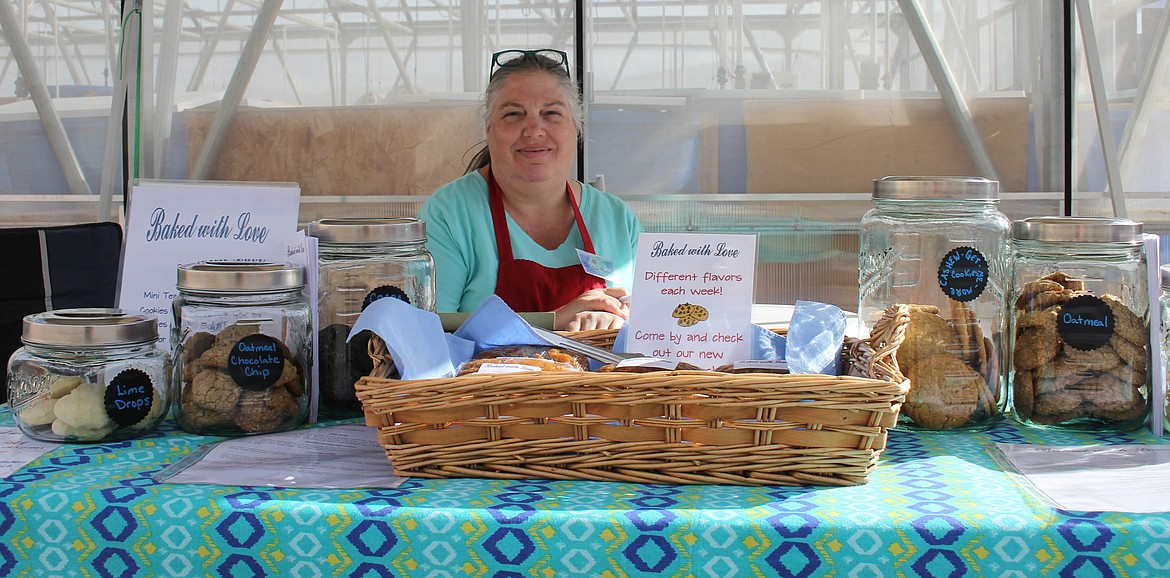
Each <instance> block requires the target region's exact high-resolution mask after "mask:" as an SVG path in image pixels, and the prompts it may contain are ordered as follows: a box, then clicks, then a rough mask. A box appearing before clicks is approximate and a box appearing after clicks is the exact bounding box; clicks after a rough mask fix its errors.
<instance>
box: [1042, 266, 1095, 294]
mask: <svg viewBox="0 0 1170 578" xmlns="http://www.w3.org/2000/svg"><path fill="white" fill-rule="evenodd" d="M1039 280H1040V281H1055V282H1056V283H1059V284H1060V285H1061V286H1062V287H1064V288H1065V289H1067V290H1069V291H1074V292H1075V291H1084V290H1085V282H1084V281H1081V280H1080V279H1074V278H1072V277H1069V275H1068V273H1065V272H1064V271H1054V272H1052V273H1049V274H1047V275H1045V276H1043V277H1041V278H1040V279H1039Z"/></svg>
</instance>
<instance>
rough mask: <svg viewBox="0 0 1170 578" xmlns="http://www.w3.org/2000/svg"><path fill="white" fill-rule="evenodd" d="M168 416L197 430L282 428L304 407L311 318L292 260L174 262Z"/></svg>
mask: <svg viewBox="0 0 1170 578" xmlns="http://www.w3.org/2000/svg"><path fill="white" fill-rule="evenodd" d="M177 285H178V288H179V295H178V296H177V297H176V298H175V301H174V303H173V306H172V311H173V316H174V319H173V323H172V329H171V331H172V334H171V345H172V348H173V349H174V358H175V371H174V377H173V381H174V383H175V389H176V391H177V393H176V395H175V420H176V421H177V422H178V424H179V427H181V428H183V429H184V430H186V431H189V432H192V433H197V434H202V435H219V436H241V435H250V434H260V433H271V432H277V431H285V430H288V429H292V428H295V427H297V426H299V425H301V424H302V423H303V422H304V420H305V417H306V415H307V413H308V402H309V396H308V393H309V387H308V386H309V383H310V381H309V379H310V371H311V369H312V320H311V313H310V310H309V305H308V300H307V299H306V297H305V295H304V294H303V293H302V290H303V288H304V275H303V270H302V269H301V268H300V267H297V266H293V265H287V264H277V263H244V262H208V263H196V264H191V265H184V266H181V267H179V270H178V283H177Z"/></svg>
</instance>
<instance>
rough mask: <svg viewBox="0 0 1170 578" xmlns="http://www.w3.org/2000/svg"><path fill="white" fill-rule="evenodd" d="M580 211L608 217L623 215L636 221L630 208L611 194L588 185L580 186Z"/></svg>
mask: <svg viewBox="0 0 1170 578" xmlns="http://www.w3.org/2000/svg"><path fill="white" fill-rule="evenodd" d="M581 189H582V190H581V196H582V199H583V200H582V210H588V211H590V212H597V213H604V214H608V215H611V216H612V215H625V216H627V218H629V219H636V217H634V212H633V210H632V209H630V206H629V205H627V204H626V202H625V201H623V200H622V199H621V198H619V197H618V196H617V195H615V194H613V193H607V192H605V191H602V190H600V189H597V188H595V187H593V186H592V185H589V184H582V185H581Z"/></svg>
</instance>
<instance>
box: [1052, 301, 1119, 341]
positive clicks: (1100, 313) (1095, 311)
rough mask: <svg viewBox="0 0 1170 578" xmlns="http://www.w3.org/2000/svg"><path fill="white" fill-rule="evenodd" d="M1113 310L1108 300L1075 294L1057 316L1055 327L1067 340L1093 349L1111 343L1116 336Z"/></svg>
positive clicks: (1061, 336)
mask: <svg viewBox="0 0 1170 578" xmlns="http://www.w3.org/2000/svg"><path fill="white" fill-rule="evenodd" d="M1113 324H1114V319H1113V310H1112V309H1110V308H1109V304H1108V303H1105V302H1104V301H1102V300H1100V299H1098V298H1096V297H1094V296H1092V295H1081V296H1079V297H1073V298H1072V299H1071V300H1069V301H1068V302H1067V303H1065V304H1064V305H1061V306H1060V311H1059V312H1058V314H1057V317H1056V330H1057V331H1058V332H1059V333H1060V338H1061V339H1063V340H1064V342H1065V343H1066V344H1068V345H1070V346H1072V347H1074V348H1076V349H1080V350H1082V351H1091V350H1094V349H1097V348H1099V347H1101V346H1102V345H1105V344H1106V343H1109V338H1110V337H1113Z"/></svg>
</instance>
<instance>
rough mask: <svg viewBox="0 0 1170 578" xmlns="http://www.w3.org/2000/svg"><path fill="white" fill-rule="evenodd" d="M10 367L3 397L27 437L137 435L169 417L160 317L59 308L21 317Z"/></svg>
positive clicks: (111, 438)
mask: <svg viewBox="0 0 1170 578" xmlns="http://www.w3.org/2000/svg"><path fill="white" fill-rule="evenodd" d="M21 342H22V343H23V344H24V345H23V346H22V347H21V348H19V349H17V350H16V352H15V353H13V354H12V357H11V358H10V359H9V362H8V400H9V406H10V407H11V408H12V414H13V417H14V418H15V420H16V424H17V426H18V427H19V428H20V430H21V431H23V432H24V433H25V435H27V436H29V437H31V438H34V439H39V440H44V441H53V442H106V441H118V440H125V439H130V438H136V437H140V436H142V435H144V434H146V433H149V432H150V431H151V430H153V429H154V427H155V426H156V425H158V422H159V421H161V420H162V419H163V417H165V416H166V413H167V407H168V404H169V401H170V371H171V368H170V356H169V355H168V354H167V352H166V351H164V350H163V348H162V347H160V346H159V345H158V319H157V318H156V317H155V316H153V315H145V314H131V313H126V312H124V311H122V310H120V309H59V310H57V311H50V312H47V313H38V314H34V315H29V316H27V317H25V318H24V332H23V335H22V336H21Z"/></svg>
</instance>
